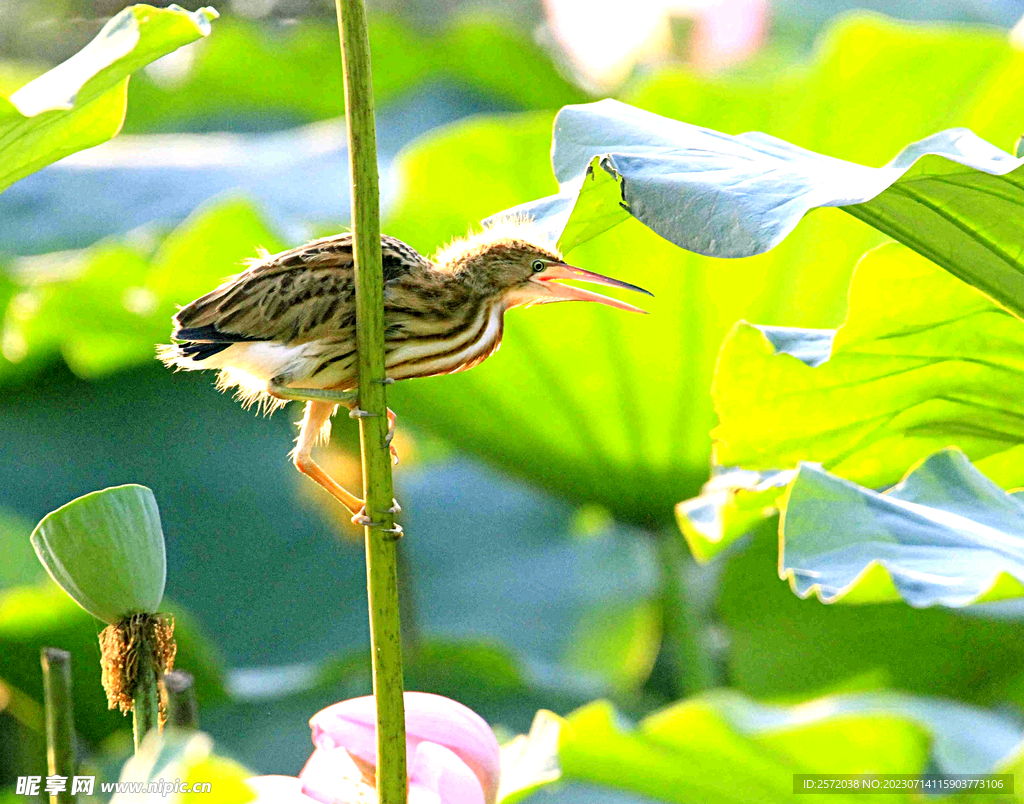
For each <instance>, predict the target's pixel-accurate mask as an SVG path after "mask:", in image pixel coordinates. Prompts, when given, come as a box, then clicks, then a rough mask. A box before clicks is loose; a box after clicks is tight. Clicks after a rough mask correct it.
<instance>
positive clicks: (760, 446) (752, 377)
mask: <svg viewBox="0 0 1024 804" xmlns="http://www.w3.org/2000/svg"><path fill="white" fill-rule="evenodd" d="M1022 355H1024V327H1021V325H1020V322H1019V320H1018V319H1016V318H1015V317H1013V316H1011V315H1010V314H1009V313H1007V312H1006V311H1005V310H1003V309H1002V308H1000V307H999V306H997V305H996V304H994V303H992V302H991V301H989V300H988V299H986V298H985V297H984V296H983V295H982V294H980V293H978V292H977V291H975V290H974V289H973V288H971V287H970V286H968V285H966V284H964V283H963V282H960V281H959V280H957V279H955V278H953V277H951V276H949V275H948V274H947V273H945V272H943V271H941V270H939V269H938V268H937V267H936V266H935V265H934V264H933V263H931V262H929V261H928V260H926V259H924V258H922V257H920V256H918V255H916V254H913V253H912V252H910V251H909V250H908V249H907V248H905V247H903V246H900V245H897V244H889V245H885V246H882V247H881V248H878V249H876V250H874V251H872V252H869V253H868V254H866V255H865V256H864V258H863V259H862V260H861V262H860V264H859V265H858V267H857V270H856V273H855V274H854V277H853V281H852V282H851V285H850V301H849V309H848V313H847V318H846V321H845V322H844V323H843V325H842V326H841V327H839V329H838V330H837V331H835V332H831V331H825V332H822V331H808V330H792V329H790V330H787V329H783V328H778V327H771V328H768V327H757V326H753V325H751V324H747V323H744V322H741V323H740V324H738V325H737V326H736V327H735V328H734V329H733V331H732V332H731V333H730V334H729V337H728V338H727V339H726V340H725V343H724V344H723V346H722V351H721V356H720V358H719V362H718V367H717V370H716V374H715V382H714V385H713V386H712V396H713V398H714V401H715V407H716V410H717V412H718V416H719V422H720V423H719V425H718V427H716V428H715V430H714V431H713V433H712V436H713V438H714V458H715V462H716V463H717V464H719V465H723V466H736V467H743V468H744V469H755V470H770V469H774V468H778V467H786V468H788V467H792V466H795V465H796V464H797V463H798V462H799V461H801V460H804V461H812V462H815V463H820V464H822V465H823V466H824V467H825V468H827V469H829V470H831V471H834V472H836V473H837V474H840V475H842V476H843V477H846V478H849V479H851V480H855V481H856V482H858V483H862V484H864V485H866V486H872V487H881V486H885V485H890V484H892V483H894V482H896V481H897V480H898V479H899V478H900V477H901V475H902V474H903V472H905V471H906V467H908V466H910V465H911V464H913V463H914V462H915V461H917V460H920V459H921V458H922V457H924V456H925V455H928V454H930V453H932V452H935V451H936V450H938V449H941V448H943V447H945V446H948V445H950V444H956V445H957V446H959V447H961V448H962V449H963V450H964V451H965V452H966V453H967V454H968V455H969V456H970V457H971V459H972V460H974V461H976V462H978V463H979V468H981V470H982V471H984V472H985V473H986V474H989V475H990V476H991V477H992V478H993V480H995V481H996V482H997V483H999V484H1000V485H1001V486H1003V487H1004V488H1006V487H1011V486H1017V485H1022V484H1024V470H1022V469H1021V468H1020V467H1021V464H1020V460H1019V457H1018V455H1019V449H1020V443H1021V441H1022V439H1024V425H1022V424H1021V422H1022V419H1024V406H1022V403H1021V399H1020V394H1019V393H1017V392H1016V383H1015V378H1016V377H1018V376H1020V374H1021V372H1022V371H1024V358H1022Z"/></svg>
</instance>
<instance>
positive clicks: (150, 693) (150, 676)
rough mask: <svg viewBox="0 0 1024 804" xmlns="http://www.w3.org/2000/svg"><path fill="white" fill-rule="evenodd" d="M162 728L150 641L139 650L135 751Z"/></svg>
mask: <svg viewBox="0 0 1024 804" xmlns="http://www.w3.org/2000/svg"><path fill="white" fill-rule="evenodd" d="M159 728H160V689H159V687H158V685H157V674H156V666H155V665H154V664H153V649H152V647H151V646H150V645H149V644H148V640H145V641H144V642H143V645H142V648H141V649H140V650H139V675H138V681H137V682H136V685H135V690H134V692H133V693H132V732H133V734H134V737H135V751H136V752H138V750H139V747H140V746H141V745H142V741H143V739H145V737H146V735H147V734H149V732H151V731H157V730H159Z"/></svg>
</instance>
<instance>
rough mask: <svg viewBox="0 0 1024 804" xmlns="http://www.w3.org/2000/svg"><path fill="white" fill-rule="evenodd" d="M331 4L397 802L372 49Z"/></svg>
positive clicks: (383, 761)
mask: <svg viewBox="0 0 1024 804" xmlns="http://www.w3.org/2000/svg"><path fill="white" fill-rule="evenodd" d="M335 5H336V8H337V13H338V30H339V33H340V36H341V61H342V68H343V71H344V79H345V119H346V122H347V127H348V147H349V166H350V168H351V172H352V232H353V244H352V245H353V256H354V258H355V286H356V351H357V355H358V365H359V406H360V408H362V409H363V410H364V411H365V412H366V414H368V415H366V416H363V417H361V418H360V419H359V435H360V444H361V448H362V464H363V493H364V498H363V499H365V501H366V510H365V514H366V516H367V517H368V518H369V520H370V521H371V522H372V523H373V524H371V525H367V526H366V528H365V533H364V537H365V542H366V577H367V591H368V598H369V609H370V648H371V654H372V661H373V693H374V696H375V698H376V703H377V796H378V800H379V802H380V804H404V802H405V800H406V791H407V787H408V782H407V777H406V758H405V702H404V699H403V694H402V687H403V682H402V639H401V622H400V619H401V618H400V615H399V603H398V565H397V556H396V552H397V551H396V547H397V545H396V544H395V538H396V537H397V535H398V533H396V532H394V528H395V525H394V514H393V513H392V511H391V509H392V498H393V491H392V481H391V454H390V452H389V451H388V445H387V440H386V439H387V417H386V412H387V406H386V400H385V394H384V389H385V384H384V381H385V379H386V375H385V372H384V284H383V277H384V272H383V269H382V267H381V246H380V193H379V188H378V176H377V144H376V132H375V128H374V114H373V86H372V83H371V77H370V45H369V38H368V35H367V27H366V8H365V7H364V5H363V0H335ZM389 530H390V531H392V532H390V533H389V532H388V531H389ZM399 532H400V531H399Z"/></svg>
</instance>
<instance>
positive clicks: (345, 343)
mask: <svg viewBox="0 0 1024 804" xmlns="http://www.w3.org/2000/svg"><path fill="white" fill-rule="evenodd" d="M517 245H519V246H520V248H521V247H523V245H521V244H516V243H515V242H514V241H510V244H509V247H510V248H511V249H512V250H513V251H516V250H518V249H517V248H516V247H517ZM381 249H382V256H383V260H382V264H383V271H384V321H385V350H386V358H385V366H386V369H387V373H388V376H389V377H391V378H393V379H396V380H399V379H407V378H411V377H427V376H432V375H437V374H448V373H452V372H456V371H461V370H464V369H467V368H471V367H472V366H475V365H476V364H478V363H479V362H480V361H481V360H483V359H485V358H486V357H488V356H489V355H491V354H493V353H494V351H495V350H496V349H497V348H498V347H499V346H500V344H501V337H502V332H503V315H504V312H505V310H506V308H507V307H508V306H510V305H508V304H507V303H506V302H505V301H504V300H503V299H502V298H501V295H500V293H497V292H487V291H486V290H485V288H482V287H476V286H474V284H473V283H467V282H466V281H465V280H466V277H465V276H463V275H462V273H461V272H460V270H459V266H458V265H455V266H437V265H435V264H434V263H432V262H431V261H430V260H427V259H426V258H424V257H423V256H421V255H420V254H419V253H418V252H417V251H416V250H415V249H413V248H412V247H411V246H408V245H407V244H405V243H403V242H402V241H400V240H397V239H395V238H393V237H388V236H387V235H384V236H382V237H381ZM548 256H549V257H550V258H551V259H553V260H557V259H558V254H557V252H556V251H555V250H554V249H553V248H550V251H549V252H548ZM495 290H497V289H495ZM172 337H173V338H174V339H175V340H176V341H178V343H176V344H173V345H171V346H164V347H161V350H160V356H161V359H162V360H163V361H164V362H165V363H166V364H168V365H172V366H175V367H178V368H183V369H219V370H220V372H221V375H220V386H221V388H231V387H237V388H238V389H239V396H240V397H241V398H242V399H243V400H244V401H246V402H253V401H260V402H261V403H263V404H264V405H266V406H268V407H274V406H276V405H278V404H283V402H281V400H277V399H274V398H273V397H271V396H269V395H267V394H266V384H267V382H268V381H269V380H270V379H272V378H275V377H276V378H279V379H280V381H281V382H282V384H284V385H286V386H294V387H302V388H323V389H338V390H347V389H350V388H353V387H354V386H355V385H356V382H357V375H356V347H355V287H354V275H353V260H352V235H351V234H350V233H345V234H340V235H335V236H332V237H326V238H322V239H320V240H316V241H313V242H312V243H308V244H306V245H304V246H301V247H299V248H295V249H291V250H289V251H284V252H281V253H280V254H274V255H264V256H263V257H262V258H260V259H258V260H256V261H254V262H253V263H252V264H251V265H250V266H249V268H248V269H247V270H245V271H243V272H242V273H240V274H238V275H237V276H234V277H231V278H230V279H228V280H227V281H225V282H224V283H223V284H222V285H221V286H220V287H218V288H216V289H215V290H213V291H211V292H210V293H207V294H206V295H205V296H202V297H201V298H199V299H196V300H195V301H193V302H192V303H191V304H188V305H187V306H185V307H183V308H182V309H181V310H179V311H178V313H177V315H176V316H175V317H174V331H173V333H172Z"/></svg>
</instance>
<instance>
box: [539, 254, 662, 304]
mask: <svg viewBox="0 0 1024 804" xmlns="http://www.w3.org/2000/svg"><path fill="white" fill-rule="evenodd" d="M561 279H575V280H579V281H580V282H593V283H594V284H595V285H607V286H608V287H613V288H622V289H624V290H635V291H636V292H638V293H646V294H647V295H648V296H653V295H654V294H653V293H651V292H650V291H648V290H644V289H643V288H641V287H637V286H636V285H631V284H629V283H628V282H620V281H619V280H618V279H611V278H610V277H607V276H602V275H601V274H595V273H594V272H593V271H585V270H583V269H582V268H575V267H573V266H572V265H566V264H565V263H561V262H556V263H551V264H550V265H548V267H547V268H546V269H545V270H544V272H543V273H539V274H537V275H536V276H533V277H531V278H530V281H531V282H533V283H536V284H537V285H538V286H539V287H538V288H537V290H538V291H539V292H538V293H537V294H536V295H535V297H534V299H532V300H531V301H532V302H533V303H534V304H544V303H545V302H554V301H592V302H600V303H601V304H607V305H608V306H609V307H617V308H618V309H620V310H627V311H629V312H631V313H646V312H647V311H646V310H641V309H640V308H639V307H634V306H633V305H632V304H626V303H625V302H622V301H619V300H618V299H613V298H611V297H610V296H602V295H601V294H600V293H594V292H593V291H590V290H584V289H583V288H577V287H573V286H572V285H562V284H559V283H558V281H557V280H561Z"/></svg>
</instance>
